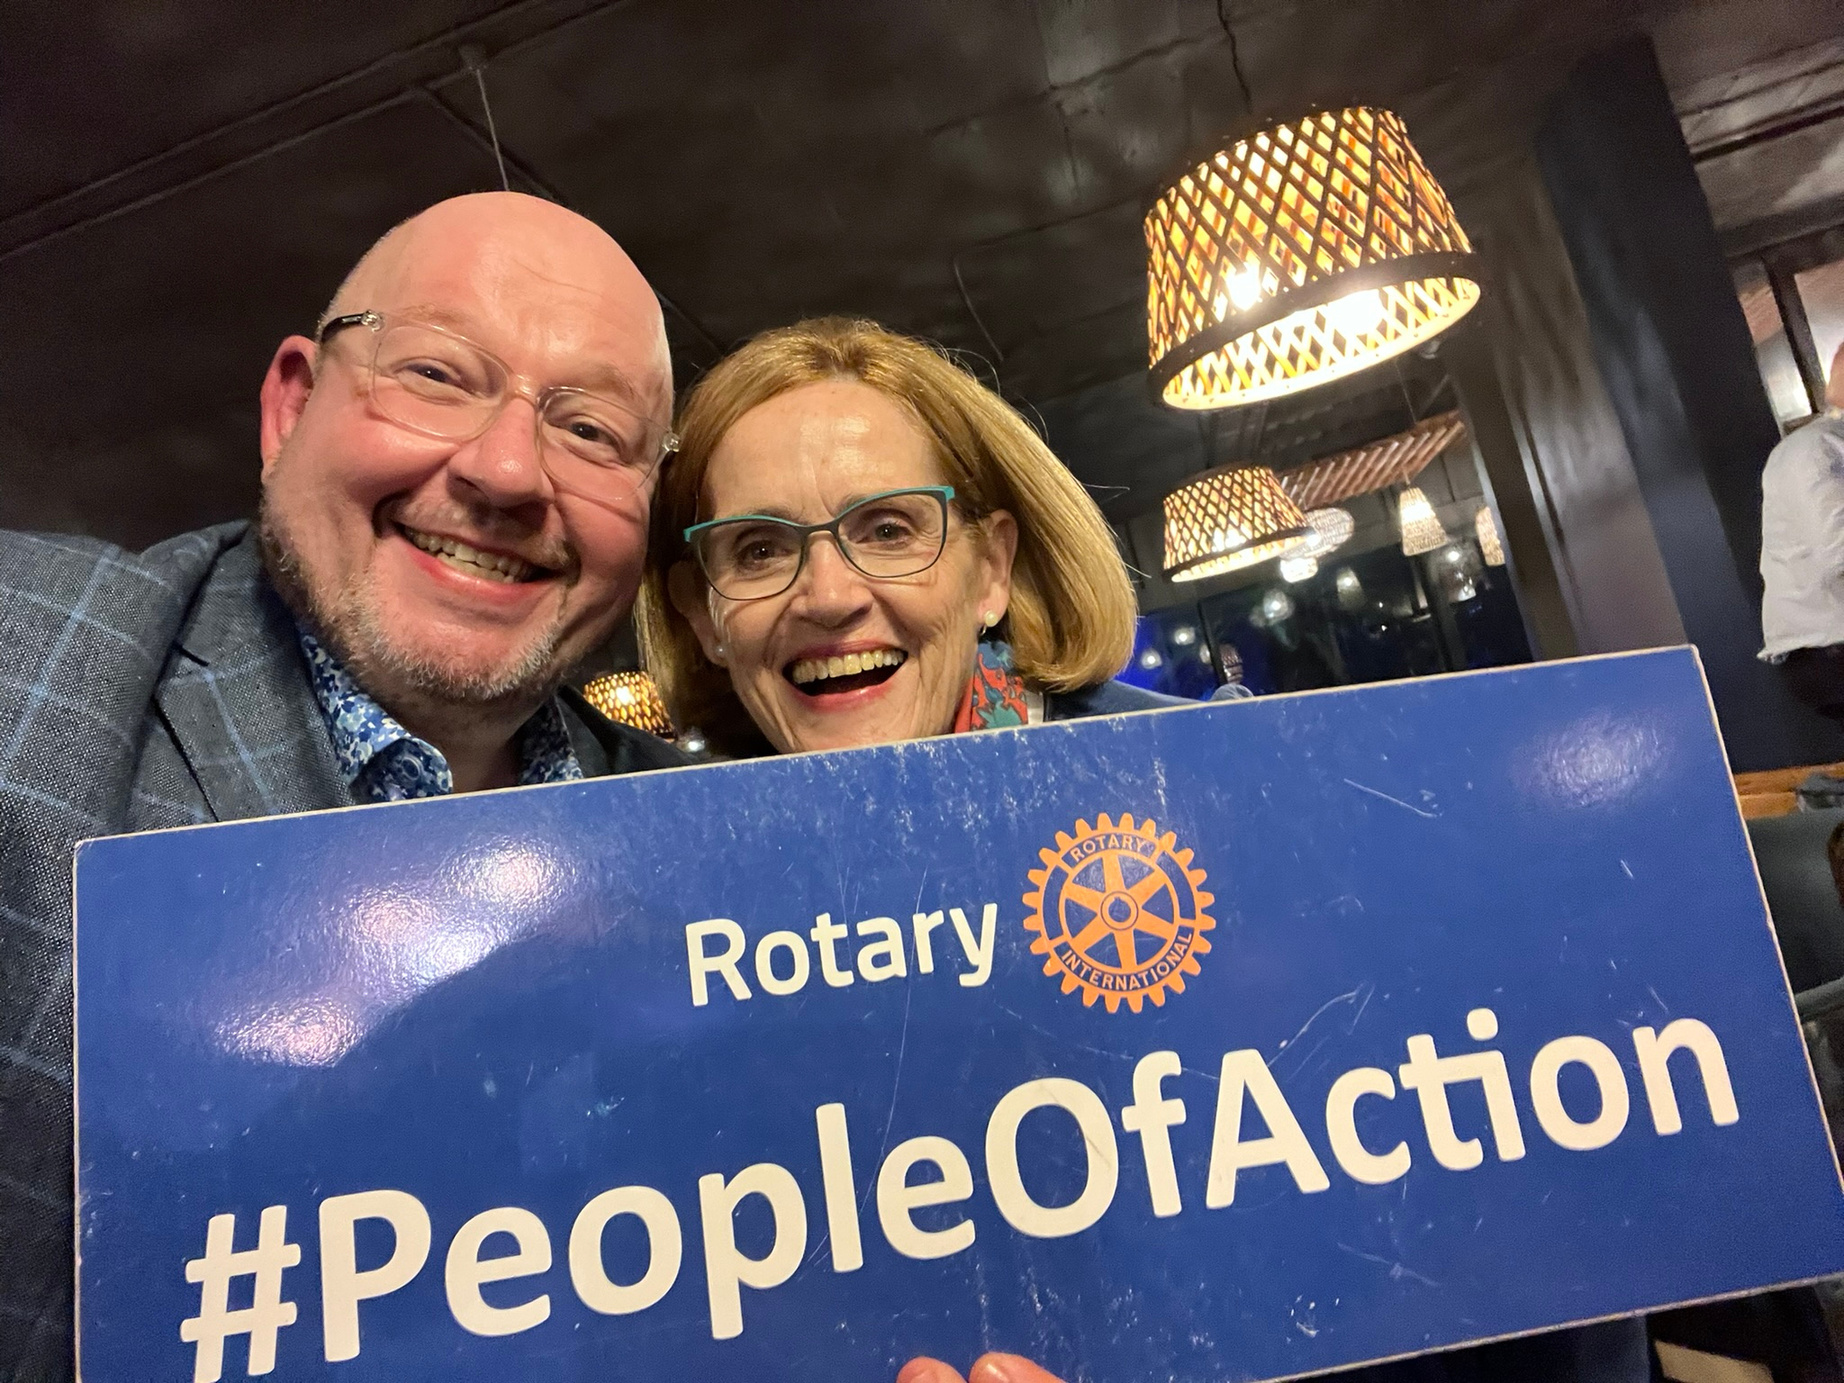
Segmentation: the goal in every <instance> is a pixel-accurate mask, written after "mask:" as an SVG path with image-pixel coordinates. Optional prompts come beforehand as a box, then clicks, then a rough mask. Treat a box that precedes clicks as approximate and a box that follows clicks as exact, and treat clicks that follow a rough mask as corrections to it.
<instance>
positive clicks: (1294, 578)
mask: <svg viewBox="0 0 1844 1383" xmlns="http://www.w3.org/2000/svg"><path fill="white" fill-rule="evenodd" d="M1318 574H1319V559H1318V558H1317V557H1283V558H1281V580H1283V581H1285V582H1287V583H1288V584H1290V585H1291V584H1293V583H1295V582H1299V581H1308V580H1311V579H1312V578H1313V577H1315V576H1317V575H1318Z"/></svg>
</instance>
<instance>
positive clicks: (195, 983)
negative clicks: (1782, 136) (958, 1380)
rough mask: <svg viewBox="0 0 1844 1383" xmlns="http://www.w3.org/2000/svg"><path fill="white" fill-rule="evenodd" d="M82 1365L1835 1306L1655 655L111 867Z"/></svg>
mask: <svg viewBox="0 0 1844 1383" xmlns="http://www.w3.org/2000/svg"><path fill="white" fill-rule="evenodd" d="M77 902H78V949H77V971H78V1015H77V1018H78V1117H79V1149H78V1183H79V1185H78V1189H79V1252H80V1268H79V1278H80V1291H81V1297H80V1303H79V1334H80V1352H81V1362H82V1368H83V1371H84V1374H85V1376H86V1377H89V1378H92V1379H117V1378H136V1379H139V1378H173V1379H184V1378H188V1377H189V1378H191V1379H193V1380H195V1383H213V1380H216V1379H219V1378H242V1377H257V1376H263V1375H265V1374H269V1373H271V1372H273V1373H274V1374H276V1375H277V1376H281V1377H287V1378H293V1379H323V1378H324V1379H329V1380H335V1379H353V1380H367V1379H379V1380H383V1379H391V1380H405V1379H424V1378H427V1379H443V1380H472V1379H479V1380H494V1383H498V1380H500V1379H502V1378H505V1377H518V1378H522V1379H530V1380H544V1379H558V1380H564V1379H576V1378H582V1377H588V1376H601V1375H603V1374H607V1375H609V1376H619V1377H623V1378H650V1379H680V1378H751V1379H757V1378H760V1379H771V1378H787V1379H803V1380H804V1379H826V1380H866V1381H867V1383H869V1381H870V1380H887V1379H888V1378H890V1377H891V1376H893V1374H894V1372H895V1370H896V1368H897V1367H898V1366H899V1365H900V1364H901V1363H902V1362H903V1361H904V1360H906V1359H908V1358H910V1357H911V1356H913V1355H916V1354H920V1353H930V1354H935V1355H939V1356H943V1357H947V1358H951V1359H959V1360H962V1361H964V1360H966V1359H970V1358H971V1357H972V1356H973V1355H974V1354H976V1353H977V1352H979V1351H980V1350H982V1349H985V1348H998V1349H1006V1350H1011V1351H1015V1352H1018V1353H1022V1354H1026V1355H1030V1356H1033V1357H1035V1358H1038V1359H1040V1360H1041V1361H1042V1362H1044V1363H1045V1364H1046V1365H1047V1366H1048V1367H1050V1368H1051V1369H1053V1370H1056V1371H1058V1372H1060V1373H1062V1374H1063V1375H1064V1376H1066V1377H1069V1378H1071V1379H1078V1378H1081V1379H1106V1380H1108V1383H1130V1380H1135V1379H1152V1378H1159V1379H1178V1380H1199V1383H1201V1380H1205V1379H1222V1378H1231V1377H1233V1378H1243V1379H1265V1378H1274V1377H1280V1376H1284V1375H1293V1374H1299V1373H1307V1372H1314V1371H1319V1370H1325V1369H1331V1368H1335V1367H1337V1366H1340V1365H1345V1364H1350V1363H1355V1362H1359V1361H1364V1360H1370V1359H1377V1358H1383V1357H1387V1356H1393V1355H1399V1354H1404V1353H1412V1352H1416V1351H1421V1350H1427V1349H1434V1348H1439V1347H1442V1346H1446V1345H1451V1344H1456V1343H1460V1342H1464V1341H1469V1340H1476V1339H1483V1338H1490V1337H1497V1336H1503V1335H1510V1334H1515V1333H1519V1332H1524V1331H1532V1330H1538V1329H1543V1328H1546V1327H1551V1326H1557V1325H1561V1324H1564V1323H1568V1322H1573V1321H1580V1320H1586V1319H1592V1318H1597V1317H1603V1316H1608V1315H1614V1314H1619V1313H1625V1312H1634V1311H1640V1310H1644V1309H1648V1308H1652V1307H1657V1306H1662V1305H1665V1304H1668V1303H1675V1302H1682V1301H1688V1300H1695V1299H1702V1298H1709V1297H1714V1296H1720V1295H1723V1294H1728V1293H1735V1292H1741V1291H1748V1290H1753V1289H1757V1288H1762V1287H1766V1286H1770V1285H1774V1284H1779V1283H1785V1282H1791V1281H1797V1280H1801V1279H1808V1278H1812V1277H1817V1276H1821V1275H1826V1274H1830V1273H1836V1272H1839V1271H1844V1193H1841V1189H1840V1184H1839V1179H1838V1174H1837V1170H1836V1167H1835V1165H1834V1161H1833V1155H1832V1150H1831V1147H1830V1144H1829V1141H1828V1138H1827V1135H1826V1131H1825V1127H1824V1123H1823V1121H1822V1118H1821V1116H1820V1112H1819V1109H1818V1105H1817V1100H1816V1097H1815V1094H1814V1090H1813V1085H1812V1080H1811V1076H1810V1073H1809V1070H1808V1067H1807V1064H1806V1060H1805V1054H1804V1051H1803V1048H1802V1045H1801V1041H1800V1035H1799V1030H1798V1027H1797V1024H1796V1023H1795V1020H1794V1015H1793V1012H1792V1006H1791V1003H1790V1000H1789V996H1788V994H1787V991H1786V984H1785V979H1784V975H1783V973H1782V971H1781V968H1780V963H1779V960H1778V957H1777V955H1776V952H1775V948H1774V942H1773V937H1772V934H1771V931H1770V929H1769V925H1768V921H1767V917H1766V914H1765V910H1764V907H1763V904H1762V900H1761V894H1760V890H1759V885H1758V883H1757V881H1756V878H1755V875H1754V871H1753V868H1752V865H1751V862H1750V858H1749V854H1748V847H1747V841H1746V837H1745V835H1744V833H1743V830H1742V826H1741V822H1740V819H1739V817H1738V814H1737V811H1736V806H1735V801H1734V798H1733V795H1732V793H1731V791H1730V786H1729V780H1728V777H1727V773H1726V769H1725V765H1724V762H1723V756H1722V751H1721V746H1720V745H1719V743H1718V741H1717V738H1716V734H1715V729H1714V724H1713V721H1712V718H1711V715H1710V710H1709V704H1708V700H1707V697H1706V694H1705V692H1704V688H1703V684H1702V680H1701V677H1700V675H1699V673H1698V670H1697V667H1696V664H1695V661H1694V657H1693V655H1691V654H1690V653H1689V652H1687V651H1670V652H1662V653H1654V654H1642V655H1632V656H1625V657H1618V658H1608V659H1594V660H1583V661H1578V662H1571V663H1560V664H1549V665H1543V666H1537V667H1531V668H1525V669H1519V670H1515V671H1506V672H1498V673H1487V674H1476V675H1468V676H1461V677H1452V678H1440V679H1432V680H1426V681H1417V682H1408V683H1398V684H1394V685H1388V686H1380V687H1373V688H1365V689H1355V690H1350V691H1342V692H1332V693H1320V694H1312V695H1306V696H1298V697H1286V698H1277V699H1273V700H1267V701H1257V702H1245V703H1232V704H1227V705H1215V706H1200V707H1197V708H1194V709H1180V710H1171V711H1158V712H1150V713H1145V714H1140V715H1132V716H1124V717H1119V718H1114V719H1108V720H1098V721H1086V722H1079V723H1074V724H1059V725H1049V726H1040V727H1036V728H1032V729H1025V730H1005V731H994V732H989V733H983V734H973V735H962V736H956V737H950V738H942V739H936V740H929V741H924V742H918V743H913V744H905V745H896V746H890V747H885V748H879V749H869V750H861V751H853V752H848V753H841V754H831V755H809V756H797V757H790V758H781V759H770V760H766V761H760V762H754V763H740V764H728V765H718V766H712V767H705V768H695V769H684V770H676V771H671V772H665V773H658V774H651V775H645V776H638V777H630V778H620V779H607V780H601V781H597V782H589V783H581V784H566V785H558V786H552V787H540V788H529V789H518V790H514V791H509V792H504V793H494V794H485V795H480V796H475V797H462V798H452V799H445V800H440V801H431V802H422V803H414V804H407V805H401V806H386V807H366V808H355V809H353V810H350V811H344V812H335V813H325V814H319V815H313V816H303V817H294V818H285V819H275V820H268V821H257V822H249V823H243V824H237V825H229V826H217V827H206V828H200V829H196V830H184V831H174V832H168V833H163V834H157V835H148V836H139V837H126V838H118V839H113V840H106V841H100V842H95V843H92V844H89V845H86V846H84V847H83V849H82V850H81V852H80V855H79V860H78V868H77Z"/></svg>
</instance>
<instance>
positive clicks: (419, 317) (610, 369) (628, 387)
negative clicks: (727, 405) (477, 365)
mask: <svg viewBox="0 0 1844 1383" xmlns="http://www.w3.org/2000/svg"><path fill="white" fill-rule="evenodd" d="M399 312H400V314H401V315H402V316H404V317H409V318H413V319H414V320H416V321H419V322H424V323H427V324H428V325H430V326H436V327H445V328H447V329H448V330H449V331H452V332H455V333H457V334H458V335H461V336H465V337H467V339H468V340H470V341H479V340H480V324H479V323H478V322H476V321H474V320H473V319H472V318H470V317H468V316H466V315H465V314H463V313H459V312H454V311H451V310H449V309H448V308H445V307H441V306H439V305H437V304H435V303H412V304H411V305H410V306H408V307H405V308H401V309H399ZM480 344H482V345H483V346H484V345H486V343H485V342H484V341H482V342H480ZM489 349H491V348H490V347H489ZM570 384H571V386H572V387H574V388H577V389H582V390H585V391H586V392H588V393H591V394H609V395H613V396H614V398H615V399H616V400H617V401H619V402H621V403H625V404H628V405H630V406H631V407H632V408H633V409H634V411H635V412H637V413H643V414H644V413H646V412H647V411H648V410H650V409H651V408H652V407H653V405H654V403H655V402H656V400H655V399H654V398H653V397H650V396H649V393H648V391H647V390H645V389H642V388H640V387H639V386H638V385H636V384H635V383H634V381H633V380H632V379H631V378H630V377H629V376H628V375H627V373H626V372H625V371H623V370H619V369H616V368H615V367H614V366H613V365H607V364H603V365H599V366H597V367H595V368H593V369H591V370H589V371H588V372H587V373H586V374H584V375H582V376H581V377H580V378H577V379H573V380H571V381H570Z"/></svg>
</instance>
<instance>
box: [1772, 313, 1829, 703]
mask: <svg viewBox="0 0 1844 1383" xmlns="http://www.w3.org/2000/svg"><path fill="white" fill-rule="evenodd" d="M1841 366H1844V346H1841V347H1839V349H1838V353H1837V355H1836V356H1834V357H1833V359H1832V362H1831V385H1830V388H1829V389H1827V390H1826V393H1825V402H1826V404H1827V405H1829V406H1828V407H1827V408H1826V409H1825V411H1824V412H1823V413H1822V414H1820V415H1819V416H1818V417H1816V418H1814V419H1813V420H1812V421H1811V422H1809V423H1807V424H1806V425H1805V426H1804V427H1802V428H1800V429H1799V430H1798V431H1797V432H1794V433H1792V434H1790V435H1789V436H1788V437H1787V438H1786V439H1785V440H1784V441H1782V442H1781V443H1780V445H1779V446H1777V447H1775V448H1774V449H1773V452H1772V453H1771V454H1770V455H1769V456H1768V458H1767V466H1766V468H1765V469H1764V470H1763V471H1762V472H1761V579H1762V582H1763V583H1764V585H1765V587H1766V589H1765V592H1764V594H1763V596H1762V599H1761V632H1762V634H1763V635H1764V636H1765V637H1766V647H1764V648H1763V649H1762V650H1761V657H1763V658H1765V659H1766V660H1767V661H1768V662H1770V663H1778V664H1779V665H1780V668H1781V671H1782V672H1783V673H1784V674H1785V676H1786V679H1787V682H1788V683H1789V684H1790V685H1791V687H1792V690H1793V694H1794V695H1795V696H1797V697H1798V698H1799V699H1800V700H1801V701H1803V702H1805V703H1806V705H1808V706H1810V707H1812V709H1813V710H1815V711H1817V712H1818V713H1819V714H1820V715H1823V716H1827V717H1829V718H1830V719H1832V720H1834V721H1836V722H1837V723H1838V724H1839V725H1844V369H1841V368H1840V367H1841Z"/></svg>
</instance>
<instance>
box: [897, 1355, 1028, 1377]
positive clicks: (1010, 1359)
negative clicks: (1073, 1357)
mask: <svg viewBox="0 0 1844 1383" xmlns="http://www.w3.org/2000/svg"><path fill="white" fill-rule="evenodd" d="M896 1383H1061V1380H1060V1379H1057V1378H1056V1377H1054V1376H1053V1375H1051V1374H1049V1373H1046V1372H1045V1371H1044V1370H1043V1369H1040V1368H1038V1367H1037V1365H1036V1364H1033V1363H1032V1362H1031V1361H1030V1360H1029V1359H1020V1358H1019V1357H1018V1356H1017V1355H1016V1354H982V1355H981V1356H980V1357H979V1359H978V1360H976V1361H975V1362H974V1365H973V1367H972V1368H971V1369H969V1370H967V1377H966V1379H964V1380H963V1379H962V1378H961V1376H960V1375H959V1374H958V1373H956V1372H955V1371H954V1370H953V1369H952V1368H950V1367H949V1366H948V1365H946V1364H944V1363H942V1362H941V1361H940V1360H939V1359H911V1360H910V1361H909V1362H908V1363H907V1364H905V1365H903V1369H902V1372H900V1373H899V1374H897V1376H896Z"/></svg>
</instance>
